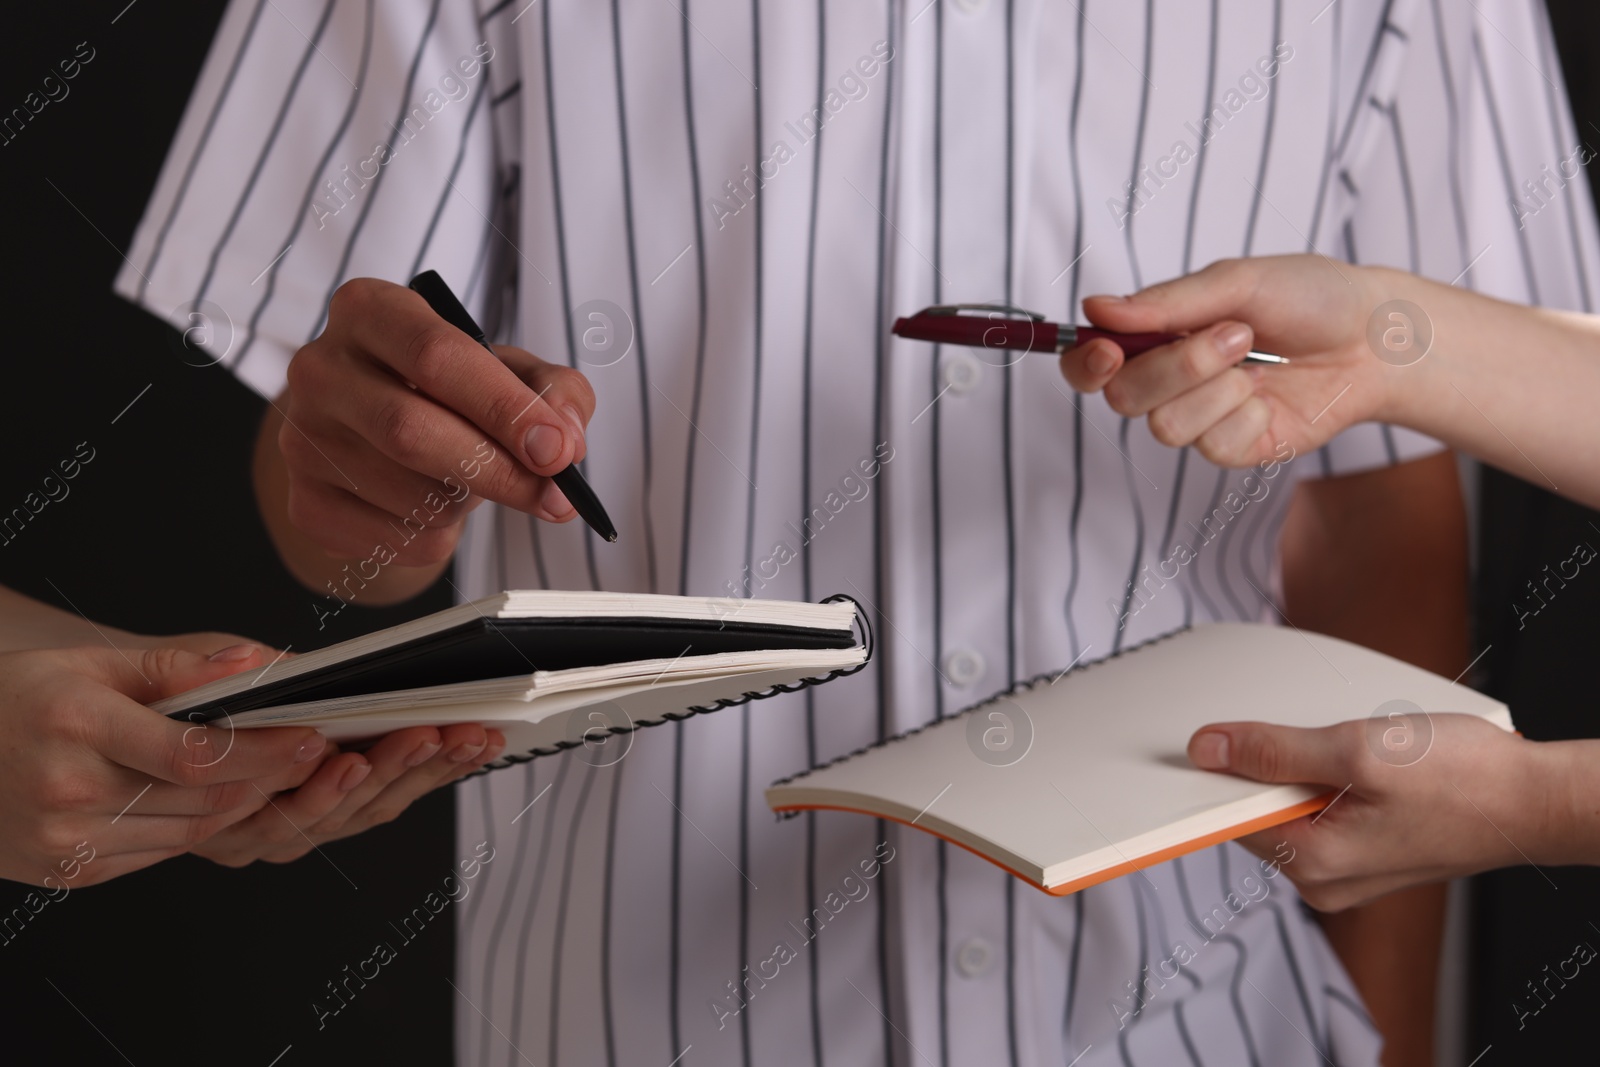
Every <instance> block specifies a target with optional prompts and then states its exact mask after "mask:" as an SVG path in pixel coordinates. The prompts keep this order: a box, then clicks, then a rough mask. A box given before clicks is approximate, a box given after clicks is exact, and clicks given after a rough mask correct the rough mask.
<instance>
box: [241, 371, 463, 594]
mask: <svg viewBox="0 0 1600 1067" xmlns="http://www.w3.org/2000/svg"><path fill="white" fill-rule="evenodd" d="M282 407H283V400H282V398H280V399H279V401H278V403H276V404H273V405H269V406H268V407H267V412H266V415H265V417H264V418H263V419H262V420H261V431H260V433H259V435H258V436H257V438H256V448H255V457H254V461H253V464H252V467H253V470H252V478H253V481H254V483H255V493H256V506H257V507H258V508H259V509H260V511H261V519H262V522H263V523H264V524H265V525H266V528H267V535H268V536H269V537H270V538H271V539H272V543H273V546H274V547H276V548H277V550H278V555H279V557H281V558H282V560H283V564H284V566H285V567H287V568H288V570H289V573H290V574H293V575H294V576H295V578H296V579H298V580H299V581H300V582H301V583H302V584H303V585H305V586H306V588H308V589H311V590H313V591H315V592H318V593H323V594H327V595H332V596H338V597H341V598H342V599H346V600H353V601H354V602H356V603H360V604H366V605H369V606H376V605H382V604H396V603H399V602H400V601H403V600H409V599H410V598H411V597H414V596H416V595H417V594H418V593H421V592H422V591H423V590H425V589H427V588H428V587H429V586H431V585H432V584H433V583H434V582H435V581H437V580H438V578H439V575H440V574H442V573H444V569H445V568H446V567H447V566H449V561H448V560H445V561H443V562H441V563H437V564H433V565H430V566H426V567H406V566H402V565H400V564H399V563H395V562H390V563H388V564H387V565H383V566H379V567H378V568H377V574H376V577H368V574H369V573H370V570H365V571H364V573H361V574H359V575H356V578H357V579H358V580H352V574H354V573H355V570H356V569H358V567H357V565H358V564H359V563H360V562H361V561H359V560H351V559H339V558H335V557H334V556H332V555H330V554H329V553H328V552H327V551H325V550H324V549H323V548H322V547H321V546H320V545H318V544H317V543H316V542H315V541H313V540H311V538H309V537H308V536H306V534H305V533H303V532H302V531H301V530H300V529H299V528H298V527H297V526H295V525H294V523H292V522H291V521H290V520H289V472H288V468H287V466H286V465H285V463H284V459H283V453H282V452H280V451H279V450H278V434H279V432H280V430H281V429H282V427H283V425H284V417H283V412H282ZM290 432H291V433H292V432H294V431H293V430H292V429H291V430H290ZM373 547H374V551H375V552H376V549H377V548H378V546H373ZM378 558H380V559H381V557H378ZM371 565H372V562H371V561H368V568H370V566H371Z"/></svg>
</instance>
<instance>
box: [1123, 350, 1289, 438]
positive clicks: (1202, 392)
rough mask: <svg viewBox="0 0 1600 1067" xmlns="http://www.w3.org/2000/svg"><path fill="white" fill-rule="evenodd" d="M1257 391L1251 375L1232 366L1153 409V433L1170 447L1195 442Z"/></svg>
mask: <svg viewBox="0 0 1600 1067" xmlns="http://www.w3.org/2000/svg"><path fill="white" fill-rule="evenodd" d="M1254 394H1255V381H1254V380H1253V379H1252V378H1251V377H1250V375H1248V374H1246V373H1245V372H1244V371H1242V370H1240V369H1239V368H1238V367H1230V368H1229V369H1227V370H1225V371H1223V372H1222V373H1221V374H1219V375H1217V376H1216V377H1215V378H1212V379H1211V380H1210V381H1207V382H1202V383H1200V384H1199V385H1197V386H1195V387H1194V388H1193V389H1190V390H1189V391H1188V392H1187V393H1181V394H1179V395H1178V396H1177V397H1174V398H1173V399H1171V400H1168V401H1166V402H1165V403H1163V404H1161V405H1159V406H1157V407H1155V408H1153V409H1151V411H1150V433H1151V435H1152V436H1153V437H1155V439H1156V440H1157V441H1160V442H1161V443H1162V444H1164V445H1167V446H1169V447H1171V448H1182V447H1184V446H1185V445H1191V444H1194V442H1195V440H1196V439H1198V438H1199V437H1200V436H1201V435H1202V434H1204V433H1206V432H1208V431H1209V430H1211V429H1212V428H1213V427H1215V426H1218V425H1219V424H1220V423H1221V422H1222V421H1223V420H1224V419H1226V418H1227V417H1228V416H1229V415H1231V414H1233V412H1234V411H1235V410H1236V409H1237V408H1238V407H1239V405H1240V404H1243V403H1244V402H1245V401H1246V400H1249V399H1250V397H1251V396H1253V395H1254ZM1264 428H1265V427H1264V426H1263V429H1264Z"/></svg>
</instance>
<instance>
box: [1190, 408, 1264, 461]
mask: <svg viewBox="0 0 1600 1067" xmlns="http://www.w3.org/2000/svg"><path fill="white" fill-rule="evenodd" d="M1271 425H1272V406H1271V405H1270V404H1268V403H1267V401H1265V400H1263V399H1262V398H1261V397H1259V396H1251V397H1248V398H1246V399H1245V401H1244V403H1242V404H1240V405H1239V406H1238V407H1236V408H1234V409H1233V411H1231V412H1229V413H1228V415H1226V416H1225V417H1224V418H1223V419H1222V421H1221V422H1219V423H1217V424H1216V425H1215V426H1213V427H1211V429H1209V430H1207V431H1206V432H1205V433H1203V434H1201V435H1200V436H1199V438H1198V439H1197V440H1196V441H1195V447H1196V448H1197V449H1199V451H1200V454H1201V455H1202V456H1204V457H1205V458H1206V459H1208V460H1209V461H1211V462H1212V463H1214V464H1216V465H1217V466H1219V467H1249V466H1252V465H1254V464H1256V463H1259V462H1260V461H1261V460H1263V459H1267V458H1269V457H1270V456H1272V455H1273V454H1274V445H1273V442H1272V435H1271V434H1269V433H1268V432H1267V431H1268V429H1269V428H1270V427H1271Z"/></svg>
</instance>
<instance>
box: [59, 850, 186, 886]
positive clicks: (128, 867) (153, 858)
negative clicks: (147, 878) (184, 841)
mask: <svg viewBox="0 0 1600 1067" xmlns="http://www.w3.org/2000/svg"><path fill="white" fill-rule="evenodd" d="M187 851H188V849H185V848H162V849H150V850H146V851H141V852H119V853H115V854H111V853H107V854H103V855H99V856H96V857H95V859H94V862H93V863H86V864H84V866H83V868H82V871H81V873H80V874H79V875H78V877H77V878H75V879H73V880H72V883H71V884H72V887H74V888H77V889H84V888H87V887H88V886H91V885H99V884H100V883H101V882H109V881H111V880H112V879H113V878H120V877H122V876H123V875H125V874H132V873H133V872H134V871H142V870H144V869H145V868H146V867H152V866H154V865H155V864H157V863H160V862H162V861H163V860H169V859H172V858H173V857H174V856H181V855H183V854H184V853H185V852H187Z"/></svg>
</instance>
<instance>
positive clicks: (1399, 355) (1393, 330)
mask: <svg viewBox="0 0 1600 1067" xmlns="http://www.w3.org/2000/svg"><path fill="white" fill-rule="evenodd" d="M1359 270H1360V276H1359V279H1358V284H1360V285H1361V288H1362V295H1361V304H1362V312H1363V314H1365V315H1366V316H1367V317H1366V319H1365V320H1364V321H1363V322H1362V324H1361V325H1362V333H1363V337H1362V342H1363V346H1364V347H1366V348H1368V349H1369V350H1370V352H1369V353H1368V360H1369V362H1368V364H1367V366H1368V367H1369V368H1370V370H1371V379H1372V395H1373V398H1374V400H1373V414H1372V418H1373V420H1374V421H1377V422H1385V423H1393V424H1396V425H1400V426H1414V425H1415V424H1416V423H1415V419H1416V417H1417V411H1416V409H1417V405H1418V403H1419V401H1420V400H1421V399H1422V398H1421V396H1420V393H1419V388H1418V387H1419V385H1420V384H1422V383H1421V379H1422V378H1423V377H1424V376H1425V375H1426V373H1427V369H1428V367H1429V356H1430V355H1431V354H1432V349H1433V347H1434V344H1433V341H1434V332H1433V313H1432V312H1430V310H1429V309H1430V307H1431V306H1432V305H1433V304H1435V303H1437V301H1436V300H1435V299H1434V298H1433V297H1432V295H1431V294H1429V293H1427V292H1425V291H1424V289H1425V287H1426V285H1427V283H1426V282H1425V281H1424V280H1423V279H1421V278H1418V277H1417V276H1416V275H1414V274H1408V273H1406V272H1405V271H1399V270H1392V269H1390V268H1388V267H1361V268H1359ZM1395 303H1403V304H1409V305H1412V307H1411V308H1406V307H1388V305H1391V304H1395ZM1380 311H1381V312H1382V314H1380ZM1374 331H1376V336H1375V335H1374ZM1391 337H1392V338H1394V343H1393V344H1390V343H1389V341H1390V338H1391ZM1415 345H1426V346H1427V347H1425V348H1422V349H1420V355H1419V350H1418V349H1416V348H1414V347H1412V346H1415ZM1391 352H1392V354H1389V353H1391Z"/></svg>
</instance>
